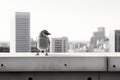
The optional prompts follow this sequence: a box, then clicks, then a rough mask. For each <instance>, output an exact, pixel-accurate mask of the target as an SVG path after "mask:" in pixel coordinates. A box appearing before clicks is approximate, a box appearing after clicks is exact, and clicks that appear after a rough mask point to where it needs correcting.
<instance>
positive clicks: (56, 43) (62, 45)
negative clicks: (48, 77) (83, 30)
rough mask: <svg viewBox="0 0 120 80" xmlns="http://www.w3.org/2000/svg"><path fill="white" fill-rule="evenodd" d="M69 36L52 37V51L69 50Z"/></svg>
mask: <svg viewBox="0 0 120 80" xmlns="http://www.w3.org/2000/svg"><path fill="white" fill-rule="evenodd" d="M68 45H69V44H68V38H67V37H62V38H52V47H51V48H52V52H57V53H60V52H68Z"/></svg>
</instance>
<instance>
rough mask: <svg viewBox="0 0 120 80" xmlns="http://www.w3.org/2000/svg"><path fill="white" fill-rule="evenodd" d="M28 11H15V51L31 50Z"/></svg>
mask: <svg viewBox="0 0 120 80" xmlns="http://www.w3.org/2000/svg"><path fill="white" fill-rule="evenodd" d="M30 45H31V44H30V13H29V12H16V52H31V47H30Z"/></svg>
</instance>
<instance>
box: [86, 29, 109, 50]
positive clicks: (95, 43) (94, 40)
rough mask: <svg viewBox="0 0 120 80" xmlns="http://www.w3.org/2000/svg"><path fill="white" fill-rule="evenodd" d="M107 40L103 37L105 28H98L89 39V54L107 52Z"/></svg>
mask: <svg viewBox="0 0 120 80" xmlns="http://www.w3.org/2000/svg"><path fill="white" fill-rule="evenodd" d="M108 43H109V39H108V38H107V37H106V36H105V28H104V27H99V28H98V30H97V32H94V34H93V37H91V40H90V45H89V49H88V51H89V52H108V51H109V47H108V46H109V45H108Z"/></svg>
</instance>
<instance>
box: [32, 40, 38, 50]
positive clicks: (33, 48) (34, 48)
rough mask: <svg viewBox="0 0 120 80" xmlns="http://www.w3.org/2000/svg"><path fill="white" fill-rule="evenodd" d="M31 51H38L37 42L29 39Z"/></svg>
mask: <svg viewBox="0 0 120 80" xmlns="http://www.w3.org/2000/svg"><path fill="white" fill-rule="evenodd" d="M31 52H38V49H37V42H36V41H35V40H33V39H31Z"/></svg>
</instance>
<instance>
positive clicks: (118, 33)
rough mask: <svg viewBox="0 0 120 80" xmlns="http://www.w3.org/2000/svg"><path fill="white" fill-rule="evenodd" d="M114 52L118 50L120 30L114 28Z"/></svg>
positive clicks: (119, 47)
mask: <svg viewBox="0 0 120 80" xmlns="http://www.w3.org/2000/svg"><path fill="white" fill-rule="evenodd" d="M115 52H120V30H115Z"/></svg>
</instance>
